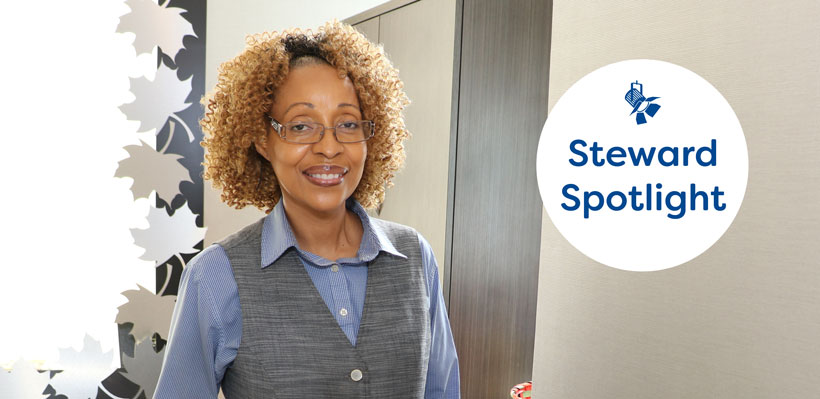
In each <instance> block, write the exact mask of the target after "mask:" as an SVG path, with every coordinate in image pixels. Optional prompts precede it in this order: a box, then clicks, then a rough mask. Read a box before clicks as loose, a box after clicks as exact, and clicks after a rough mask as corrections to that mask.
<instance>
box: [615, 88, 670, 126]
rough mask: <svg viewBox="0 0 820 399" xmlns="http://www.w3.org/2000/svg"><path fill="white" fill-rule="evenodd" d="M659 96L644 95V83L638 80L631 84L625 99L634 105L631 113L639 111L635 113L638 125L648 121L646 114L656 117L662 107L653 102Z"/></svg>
mask: <svg viewBox="0 0 820 399" xmlns="http://www.w3.org/2000/svg"><path fill="white" fill-rule="evenodd" d="M636 86H637V87H638V88H637V89H636V88H635V87H636ZM659 98H660V97H649V98H646V97H644V96H643V85H642V84H640V83H638V81H637V80H636V81H635V83H631V84H630V87H629V91H628V92H626V95H625V96H624V100H626V102H628V103H629V105H631V106H632V113H631V114H629V115H632V114H635V113H637V114H636V115H635V123H636V124H638V125H643V124H644V123H646V115H649V117H654V116H655V114H656V113H657V112H658V110H659V109H661V106H660V105H658V104H654V103H653V101H655V100H657V99H659ZM644 114H646V115H644Z"/></svg>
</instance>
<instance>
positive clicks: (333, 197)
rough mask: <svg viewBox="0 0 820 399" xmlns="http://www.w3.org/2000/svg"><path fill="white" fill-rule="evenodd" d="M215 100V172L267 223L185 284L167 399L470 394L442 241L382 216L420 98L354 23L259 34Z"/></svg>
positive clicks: (194, 266)
mask: <svg viewBox="0 0 820 399" xmlns="http://www.w3.org/2000/svg"><path fill="white" fill-rule="evenodd" d="M203 103H204V104H205V105H206V106H207V111H206V114H205V117H204V118H203V120H202V127H203V130H204V131H205V132H206V134H207V138H206V139H205V142H204V143H203V146H204V147H206V148H207V149H208V154H207V155H206V163H205V166H206V171H205V178H208V179H211V180H212V181H213V184H214V186H215V187H217V188H220V189H221V190H222V199H223V201H225V202H227V203H228V204H229V205H232V206H234V207H236V208H241V207H244V206H246V205H255V206H257V207H259V208H261V209H265V210H266V211H267V212H268V215H267V216H266V217H265V218H262V219H260V220H259V221H258V222H256V223H254V224H252V225H250V226H247V227H245V228H244V229H242V230H240V231H239V232H237V233H235V234H233V235H231V236H230V237H228V238H226V239H225V240H223V241H220V242H219V243H216V244H214V245H211V246H210V247H208V248H206V249H205V250H204V251H202V253H200V254H199V255H198V256H197V257H195V258H194V259H192V260H191V262H189V264H188V265H187V267H186V269H185V271H184V273H183V276H182V280H181V282H180V289H179V296H178V300H177V306H176V309H175V311H174V316H173V320H172V328H171V334H170V337H169V342H168V345H167V347H166V358H165V363H164V366H163V369H162V373H161V376H160V380H159V384H158V387H157V391H156V395H155V397H156V398H214V397H216V396H217V392H218V390H219V388H220V387H222V388H223V390H224V392H225V395H226V397H227V398H229V399H232V398H295V397H300V398H301V397H306V396H310V397H320V398H324V397H350V398H353V397H402V398H421V397H425V398H442V397H447V398H455V397H459V375H458V360H457V357H456V352H455V347H454V345H453V339H452V334H451V332H450V326H449V322H448V320H447V314H446V310H445V308H444V302H443V299H442V295H441V291H440V287H439V278H438V268H437V266H436V262H435V259H434V257H433V253H432V250H431V249H430V246H429V244H428V243H427V242H426V241H425V240H424V238H422V237H421V236H420V235H419V234H418V233H417V232H415V231H414V230H412V229H410V228H408V227H404V226H401V225H398V224H395V223H390V222H386V221H381V220H378V219H372V218H370V217H368V215H367V213H366V212H365V210H364V208H365V207H367V208H374V207H377V206H378V205H379V204H380V203H381V201H382V200H383V198H384V190H385V188H386V187H389V186H390V184H391V179H392V177H393V175H394V174H395V173H396V171H397V170H398V169H399V168H400V167H401V166H402V164H403V161H404V148H403V140H404V139H405V138H407V137H408V132H407V130H406V129H405V126H404V120H403V117H402V110H403V108H404V106H405V105H406V104H407V103H408V100H407V97H406V96H405V94H404V92H403V91H402V83H401V81H400V80H399V79H398V72H397V71H396V70H395V69H394V68H393V67H392V65H391V64H390V62H389V60H387V58H386V57H385V55H384V53H383V50H382V49H381V48H379V47H378V46H375V45H374V44H372V43H370V42H369V41H367V39H365V38H364V36H362V35H361V34H360V33H358V32H357V31H356V30H355V29H353V28H352V27H350V26H348V25H344V24H341V23H338V22H335V21H334V22H329V23H327V24H326V25H325V26H324V27H322V28H320V30H319V33H317V34H313V33H311V32H310V31H308V32H307V33H303V32H301V31H299V30H291V31H286V32H282V33H271V34H268V33H266V34H262V35H257V36H254V37H252V38H250V39H249V43H248V47H247V49H246V50H245V51H244V52H242V53H241V54H240V55H239V56H237V57H236V58H234V59H233V60H232V61H229V62H227V63H225V64H223V65H222V66H221V67H220V71H219V81H218V83H217V85H216V88H215V90H214V91H213V92H212V93H211V94H210V95H209V96H207V97H206V98H205V99H204V100H203Z"/></svg>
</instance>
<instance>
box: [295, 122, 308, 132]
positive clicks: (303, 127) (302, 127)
mask: <svg viewBox="0 0 820 399" xmlns="http://www.w3.org/2000/svg"><path fill="white" fill-rule="evenodd" d="M310 130H312V128H311V126H310V125H307V124H304V123H299V124H295V125H291V126H290V131H292V132H296V133H303V132H307V131H310Z"/></svg>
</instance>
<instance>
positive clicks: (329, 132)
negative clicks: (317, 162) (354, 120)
mask: <svg viewBox="0 0 820 399" xmlns="http://www.w3.org/2000/svg"><path fill="white" fill-rule="evenodd" d="M342 151H344V145H343V144H342V143H340V142H339V141H338V140H336V129H335V128H333V127H325V128H324V132H323V134H322V138H321V139H319V141H318V142H317V143H314V144H313V152H315V153H317V154H322V155H324V156H325V157H326V158H333V157H335V156H336V155H339V153H341V152H342Z"/></svg>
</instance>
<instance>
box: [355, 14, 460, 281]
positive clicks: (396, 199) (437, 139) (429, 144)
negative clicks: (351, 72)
mask: <svg viewBox="0 0 820 399" xmlns="http://www.w3.org/2000/svg"><path fill="white" fill-rule="evenodd" d="M455 11H456V2H455V0H422V1H418V2H415V3H412V4H409V5H407V6H404V7H401V8H399V9H397V10H393V11H391V12H389V13H386V14H383V15H381V16H380V17H377V18H373V19H369V20H367V21H365V22H363V23H361V24H358V25H356V27H357V29H359V30H361V31H362V32H363V33H364V34H365V35H366V36H367V37H368V38H369V39H370V40H377V41H378V42H379V43H381V44H382V45H384V50H385V53H387V56H388V57H389V58H390V60H391V61H392V62H393V64H394V65H395V66H396V68H398V69H399V76H400V77H401V79H402V81H403V83H404V87H405V91H406V92H407V96H408V97H409V98H410V101H411V103H410V105H409V106H408V107H407V109H406V110H405V121H406V123H407V129H408V130H409V131H410V134H411V138H410V139H409V140H407V142H406V143H405V152H406V154H407V159H406V161H405V166H404V169H403V170H401V171H400V172H399V173H398V174H397V175H396V177H395V178H394V179H393V183H394V186H393V187H391V188H390V189H388V190H387V193H386V194H385V201H384V204H383V205H382V209H381V213H380V214H379V216H378V217H380V218H382V219H386V220H391V221H394V222H398V223H401V224H405V225H408V226H412V227H413V228H415V229H416V230H418V231H419V232H420V233H421V234H422V235H423V236H424V238H425V239H427V241H428V242H429V243H430V246H431V247H432V249H433V253H434V254H435V256H436V259H437V260H438V264H439V269H440V271H439V277H440V278H442V279H443V277H444V272H443V270H441V269H442V268H443V266H444V241H445V225H446V223H445V222H446V218H447V172H448V160H449V151H450V111H451V103H452V101H451V97H452V91H453V89H452V88H453V45H454V38H455ZM376 37H378V39H377V38H376Z"/></svg>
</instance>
